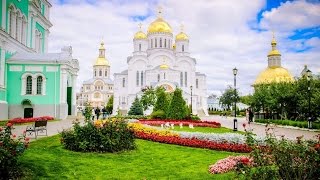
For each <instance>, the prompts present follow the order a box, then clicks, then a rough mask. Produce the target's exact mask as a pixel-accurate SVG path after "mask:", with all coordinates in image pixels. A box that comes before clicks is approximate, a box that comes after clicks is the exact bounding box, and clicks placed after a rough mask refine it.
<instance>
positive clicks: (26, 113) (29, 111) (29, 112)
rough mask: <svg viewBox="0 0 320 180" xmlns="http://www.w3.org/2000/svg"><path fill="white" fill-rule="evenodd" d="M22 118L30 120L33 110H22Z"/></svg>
mask: <svg viewBox="0 0 320 180" xmlns="http://www.w3.org/2000/svg"><path fill="white" fill-rule="evenodd" d="M23 117H24V118H32V117H33V108H24V115H23Z"/></svg>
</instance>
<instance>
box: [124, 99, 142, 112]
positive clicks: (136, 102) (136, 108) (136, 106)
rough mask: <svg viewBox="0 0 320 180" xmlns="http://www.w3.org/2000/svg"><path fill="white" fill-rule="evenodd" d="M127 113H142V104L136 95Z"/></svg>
mask: <svg viewBox="0 0 320 180" xmlns="http://www.w3.org/2000/svg"><path fill="white" fill-rule="evenodd" d="M128 115H143V108H142V104H141V103H140V101H139V98H138V97H136V98H135V99H134V101H133V103H132V105H131V107H130V110H129V112H128Z"/></svg>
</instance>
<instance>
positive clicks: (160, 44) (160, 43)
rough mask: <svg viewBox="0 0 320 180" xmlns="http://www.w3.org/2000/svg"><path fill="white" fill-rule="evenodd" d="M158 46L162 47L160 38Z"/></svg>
mask: <svg viewBox="0 0 320 180" xmlns="http://www.w3.org/2000/svg"><path fill="white" fill-rule="evenodd" d="M159 46H160V47H162V38H160V42H159Z"/></svg>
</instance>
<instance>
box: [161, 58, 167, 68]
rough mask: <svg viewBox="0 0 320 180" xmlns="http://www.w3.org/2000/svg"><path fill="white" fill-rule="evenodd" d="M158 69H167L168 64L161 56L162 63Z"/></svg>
mask: <svg viewBox="0 0 320 180" xmlns="http://www.w3.org/2000/svg"><path fill="white" fill-rule="evenodd" d="M160 69H162V70H166V69H169V65H167V63H166V59H165V58H163V63H162V64H161V65H160Z"/></svg>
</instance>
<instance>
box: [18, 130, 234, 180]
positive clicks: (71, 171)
mask: <svg viewBox="0 0 320 180" xmlns="http://www.w3.org/2000/svg"><path fill="white" fill-rule="evenodd" d="M59 138H60V137H59V136H58V135H56V136H52V137H48V138H42V139H39V140H37V141H34V142H32V143H31V145H30V147H29V149H28V150H27V151H26V152H25V153H24V155H23V156H22V157H21V162H22V165H23V166H24V167H27V169H28V170H27V173H26V175H25V176H24V179H201V180H202V179H233V177H234V173H233V172H231V173H225V174H217V175H212V174H210V173H209V172H208V167H209V165H211V164H214V163H215V162H216V161H218V160H220V159H223V158H226V157H227V156H229V155H236V154H237V153H231V152H222V151H213V150H206V149H198V148H190V147H183V146H177V145H168V144H160V143H155V142H150V141H145V140H136V144H137V149H136V150H133V151H128V152H122V153H116V154H112V153H104V154H100V153H80V152H72V151H68V150H66V149H64V148H63V147H62V146H61V145H60V142H59Z"/></svg>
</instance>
